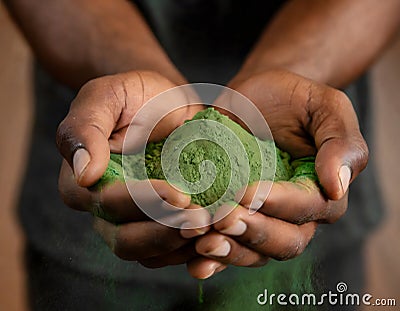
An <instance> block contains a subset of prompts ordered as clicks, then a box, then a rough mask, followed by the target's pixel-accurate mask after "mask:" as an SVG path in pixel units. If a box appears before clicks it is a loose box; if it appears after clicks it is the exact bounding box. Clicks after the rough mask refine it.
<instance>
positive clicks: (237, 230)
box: [219, 220, 247, 236]
mask: <svg viewBox="0 0 400 311" xmlns="http://www.w3.org/2000/svg"><path fill="white" fill-rule="evenodd" d="M246 230H247V225H246V223H245V222H244V221H243V220H238V221H237V222H236V223H235V224H233V225H232V226H230V227H228V228H226V229H223V230H219V232H221V233H223V234H227V235H235V236H239V235H242V234H243V233H245V232H246Z"/></svg>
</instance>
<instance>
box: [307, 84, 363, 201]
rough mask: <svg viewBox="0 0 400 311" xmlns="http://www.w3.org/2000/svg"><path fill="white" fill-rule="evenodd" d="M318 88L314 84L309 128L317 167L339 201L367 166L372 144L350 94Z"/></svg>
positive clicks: (330, 194)
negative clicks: (363, 133) (364, 133)
mask: <svg viewBox="0 0 400 311" xmlns="http://www.w3.org/2000/svg"><path fill="white" fill-rule="evenodd" d="M314 90H316V87H315V86H311V88H310V92H309V100H308V101H307V103H308V104H307V107H306V109H307V111H308V114H309V115H310V117H311V124H310V125H308V128H309V129H310V134H311V135H312V136H313V137H314V138H315V144H316V147H317V149H318V152H317V157H316V161H315V169H316V171H317V174H318V177H319V181H320V183H321V185H322V187H323V189H324V191H325V193H326V194H327V196H328V197H329V198H330V199H332V200H338V199H340V198H342V197H343V196H344V195H345V193H346V192H347V189H348V186H349V184H350V182H351V181H352V180H353V179H354V178H355V177H356V176H357V175H358V174H359V173H360V172H361V171H362V170H363V169H364V168H365V167H366V165H367V162H368V147H367V144H366V142H365V140H364V139H363V137H362V135H361V133H360V129H359V126H358V120H357V116H356V113H355V112H354V109H353V106H352V105H351V102H350V100H349V99H348V98H347V96H346V95H345V94H344V93H343V92H339V91H337V90H335V89H332V88H327V89H325V91H324V92H320V91H319V92H318V91H314Z"/></svg>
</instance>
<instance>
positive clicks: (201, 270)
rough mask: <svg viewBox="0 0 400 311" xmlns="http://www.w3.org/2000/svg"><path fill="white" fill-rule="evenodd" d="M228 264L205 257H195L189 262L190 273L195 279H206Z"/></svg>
mask: <svg viewBox="0 0 400 311" xmlns="http://www.w3.org/2000/svg"><path fill="white" fill-rule="evenodd" d="M226 267H227V266H226V265H224V264H222V263H220V262H218V261H216V260H213V259H209V258H205V257H199V258H196V259H193V260H191V261H189V262H188V263H187V270H188V272H189V274H190V275H191V276H192V277H194V278H195V279H200V280H205V279H208V278H210V277H211V276H213V275H214V274H216V273H218V272H220V271H222V270H224V269H226Z"/></svg>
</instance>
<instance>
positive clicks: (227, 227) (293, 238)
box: [214, 205, 317, 260]
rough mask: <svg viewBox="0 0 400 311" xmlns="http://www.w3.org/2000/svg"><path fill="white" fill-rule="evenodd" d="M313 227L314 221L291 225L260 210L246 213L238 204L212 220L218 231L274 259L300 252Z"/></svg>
mask: <svg viewBox="0 0 400 311" xmlns="http://www.w3.org/2000/svg"><path fill="white" fill-rule="evenodd" d="M217 213H218V211H217ZM238 227H239V228H240V230H239V229H238ZM316 227H317V224H316V223H315V222H309V223H305V224H303V225H295V224H291V223H288V222H285V221H282V220H280V219H276V218H274V217H269V216H265V215H263V214H261V213H255V214H253V215H249V213H248V211H247V209H246V208H244V207H242V206H240V205H239V206H237V207H236V208H235V210H234V211H233V212H232V213H231V214H229V215H228V216H227V217H225V218H224V219H222V220H220V221H218V222H217V223H215V224H214V228H215V230H217V231H218V232H220V233H223V234H225V235H227V236H230V237H234V239H235V240H236V241H237V242H239V243H241V244H242V245H244V246H246V247H248V248H250V249H252V250H254V251H256V252H258V253H260V254H263V255H264V256H266V257H272V258H275V259H278V260H286V259H290V258H293V257H295V256H297V255H299V254H301V253H302V252H303V251H304V249H305V248H306V246H307V245H308V243H309V241H310V240H311V238H312V237H313V235H314V232H315V229H316Z"/></svg>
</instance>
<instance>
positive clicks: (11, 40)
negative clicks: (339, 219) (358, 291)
mask: <svg viewBox="0 0 400 311" xmlns="http://www.w3.org/2000/svg"><path fill="white" fill-rule="evenodd" d="M31 63H32V55H31V53H30V51H29V47H28V46H27V44H26V43H25V42H24V39H23V38H22V37H21V34H20V33H19V32H18V31H17V29H16V27H15V26H14V24H13V23H12V21H11V20H10V18H9V16H8V15H7V12H6V10H5V9H4V7H3V5H2V4H1V2H0V142H1V152H0V202H1V203H0V310H8V311H13V310H16V311H24V310H26V307H25V300H26V299H25V295H26V293H25V288H24V277H25V275H24V270H23V264H22V254H23V243H24V238H23V236H22V233H21V229H20V228H19V225H18V222H17V219H16V203H17V199H18V192H19V187H20V182H21V177H22V174H23V172H24V168H25V162H26V152H27V147H28V143H29V133H30V127H31V115H32V110H33V103H32V85H31ZM371 77H372V83H371V87H372V93H373V103H374V105H373V107H374V117H375V134H374V135H375V146H374V149H373V150H370V152H371V153H372V154H373V157H374V158H373V160H374V161H376V164H377V167H378V170H379V175H378V176H379V183H380V185H381V188H382V191H383V197H384V199H385V202H386V207H387V209H386V216H385V219H384V221H383V222H382V223H381V225H380V227H379V228H378V229H377V230H376V231H375V232H374V233H373V234H372V235H371V237H370V238H369V242H368V245H367V249H366V252H365V257H366V260H367V288H366V290H365V291H366V292H368V293H370V294H371V295H373V296H374V297H381V298H396V300H397V307H394V308H392V309H390V308H385V307H380V308H379V309H374V307H371V308H366V310H400V307H399V305H400V290H399V288H400V265H399V258H400V242H399V238H400V191H399V183H398V180H399V177H400V165H399V164H398V162H397V161H398V160H397V156H398V155H399V154H400V143H399V134H400V122H399V120H400V102H399V101H400V83H399V82H400V37H398V38H397V39H396V40H395V41H394V42H393V44H392V45H391V46H390V47H388V49H387V51H386V52H385V53H384V55H383V56H382V57H381V59H380V60H379V61H378V62H377V63H376V64H375V65H374V66H373V68H372V75H371ZM375 308H376V307H375Z"/></svg>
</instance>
